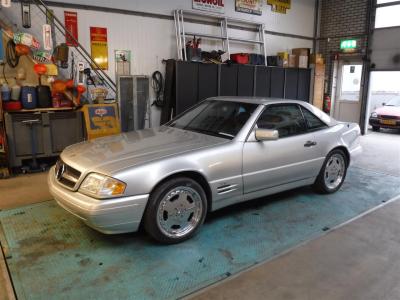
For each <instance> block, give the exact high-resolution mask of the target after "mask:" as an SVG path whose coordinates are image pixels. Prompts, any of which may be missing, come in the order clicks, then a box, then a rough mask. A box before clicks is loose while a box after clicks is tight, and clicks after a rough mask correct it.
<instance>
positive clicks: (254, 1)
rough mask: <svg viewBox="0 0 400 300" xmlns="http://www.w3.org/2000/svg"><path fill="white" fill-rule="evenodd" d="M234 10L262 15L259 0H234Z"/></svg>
mask: <svg viewBox="0 0 400 300" xmlns="http://www.w3.org/2000/svg"><path fill="white" fill-rule="evenodd" d="M235 9H236V11H238V12H242V13H247V14H252V15H258V16H261V15H262V2H261V0H236V6H235Z"/></svg>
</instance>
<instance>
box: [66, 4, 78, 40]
mask: <svg viewBox="0 0 400 300" xmlns="http://www.w3.org/2000/svg"><path fill="white" fill-rule="evenodd" d="M64 24H65V29H66V30H67V31H69V32H70V33H71V35H69V34H68V33H66V34H65V43H66V44H67V45H68V46H72V47H76V46H78V44H77V43H76V42H75V41H74V39H75V40H78V14H77V13H76V12H73V11H64ZM71 36H72V37H74V39H72V38H71Z"/></svg>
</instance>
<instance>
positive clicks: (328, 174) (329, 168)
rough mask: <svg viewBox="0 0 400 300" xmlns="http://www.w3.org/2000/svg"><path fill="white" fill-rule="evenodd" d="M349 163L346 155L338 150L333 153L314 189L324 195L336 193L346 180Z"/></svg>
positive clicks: (323, 167)
mask: <svg viewBox="0 0 400 300" xmlns="http://www.w3.org/2000/svg"><path fill="white" fill-rule="evenodd" d="M347 167H348V161H347V157H346V155H345V153H344V152H343V151H342V150H340V149H336V150H333V151H331V152H330V153H329V154H328V156H327V157H326V159H325V162H324V164H323V166H322V168H321V171H320V172H319V175H318V177H317V180H316V181H315V183H314V188H315V189H316V190H317V191H318V192H320V193H323V194H331V193H334V192H336V191H337V190H338V189H340V187H341V186H342V184H343V182H344V179H345V178H346V173H347Z"/></svg>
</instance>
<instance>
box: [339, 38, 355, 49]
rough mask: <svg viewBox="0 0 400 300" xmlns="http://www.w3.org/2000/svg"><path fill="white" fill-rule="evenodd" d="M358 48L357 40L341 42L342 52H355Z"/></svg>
mask: <svg viewBox="0 0 400 300" xmlns="http://www.w3.org/2000/svg"><path fill="white" fill-rule="evenodd" d="M356 48H357V40H342V41H340V49H341V50H354V49H356Z"/></svg>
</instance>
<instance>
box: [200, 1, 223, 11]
mask: <svg viewBox="0 0 400 300" xmlns="http://www.w3.org/2000/svg"><path fill="white" fill-rule="evenodd" d="M224 1H225V0H193V9H199V10H205V11H209V12H215V13H219V14H223V13H225V4H224Z"/></svg>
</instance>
